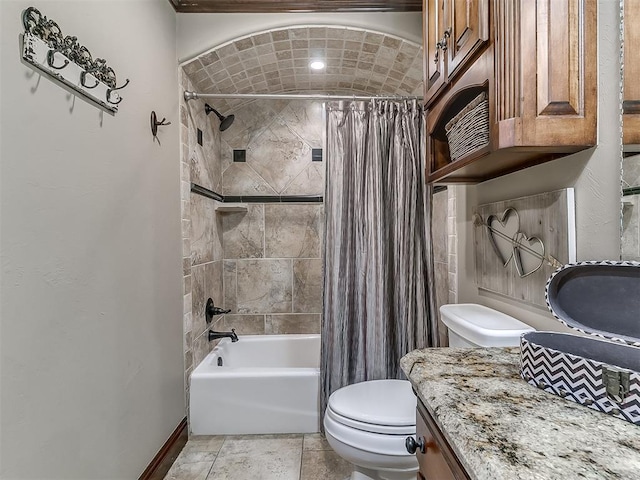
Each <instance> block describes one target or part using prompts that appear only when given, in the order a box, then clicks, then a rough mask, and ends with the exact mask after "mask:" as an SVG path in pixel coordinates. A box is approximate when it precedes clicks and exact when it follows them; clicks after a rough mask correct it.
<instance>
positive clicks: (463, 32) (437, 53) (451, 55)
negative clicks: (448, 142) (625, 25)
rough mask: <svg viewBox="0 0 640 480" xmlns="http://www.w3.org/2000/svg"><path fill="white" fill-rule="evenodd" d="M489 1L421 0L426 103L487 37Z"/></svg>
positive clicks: (452, 76) (462, 67) (470, 57)
mask: <svg viewBox="0 0 640 480" xmlns="http://www.w3.org/2000/svg"><path fill="white" fill-rule="evenodd" d="M488 4H489V0H425V8H424V12H425V13H424V45H425V48H424V52H425V68H424V71H425V74H426V75H427V78H426V81H425V89H426V96H425V102H426V103H427V105H428V104H429V103H431V101H432V100H434V98H435V96H436V95H437V94H438V93H439V92H440V90H441V89H442V87H444V86H445V85H446V84H447V83H448V82H450V81H451V80H452V79H453V78H454V77H455V75H457V74H458V73H460V72H462V71H463V70H464V67H465V65H468V62H469V61H470V60H471V59H472V58H473V54H474V53H475V52H477V51H478V50H480V49H481V48H482V47H483V46H485V45H486V44H487V43H488V40H489V9H488Z"/></svg>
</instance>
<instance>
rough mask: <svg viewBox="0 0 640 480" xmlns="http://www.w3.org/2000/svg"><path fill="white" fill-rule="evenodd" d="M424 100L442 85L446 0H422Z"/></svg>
mask: <svg viewBox="0 0 640 480" xmlns="http://www.w3.org/2000/svg"><path fill="white" fill-rule="evenodd" d="M422 14H423V15H424V16H423V31H424V75H425V79H424V101H425V102H426V103H429V102H430V101H431V99H432V98H433V97H434V96H435V94H436V93H438V91H439V90H440V89H441V88H442V87H443V86H444V81H445V76H446V72H445V60H446V59H445V57H446V55H445V53H446V52H443V51H442V48H441V42H442V40H443V38H444V31H445V29H446V26H445V23H446V17H445V14H446V0H424V3H423V9H422Z"/></svg>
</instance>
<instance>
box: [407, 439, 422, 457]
mask: <svg viewBox="0 0 640 480" xmlns="http://www.w3.org/2000/svg"><path fill="white" fill-rule="evenodd" d="M404 446H405V447H406V448H407V452H409V453H411V454H414V453H416V451H417V450H420V453H424V452H425V444H424V438H422V437H418V440H417V441H416V439H415V438H413V437H407V439H406V440H405V441H404Z"/></svg>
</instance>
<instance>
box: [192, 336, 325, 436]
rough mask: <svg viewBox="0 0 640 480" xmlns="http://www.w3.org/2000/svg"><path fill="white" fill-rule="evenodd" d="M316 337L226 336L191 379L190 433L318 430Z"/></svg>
mask: <svg viewBox="0 0 640 480" xmlns="http://www.w3.org/2000/svg"><path fill="white" fill-rule="evenodd" d="M319 367H320V335H244V336H240V337H239V341H238V342H236V343H232V342H231V340H230V339H228V338H225V339H223V340H221V341H220V343H218V345H217V346H216V347H215V348H214V349H213V350H212V351H211V352H210V353H209V355H207V356H206V357H205V359H204V360H203V361H202V363H200V364H199V365H198V366H197V367H196V368H195V370H194V371H193V372H192V373H191V377H190V399H189V417H190V427H191V431H192V433H193V434H194V435H223V434H224V435H234V434H256V433H315V432H318V431H319V426H320V419H319V412H318V410H319V387H320V368H319Z"/></svg>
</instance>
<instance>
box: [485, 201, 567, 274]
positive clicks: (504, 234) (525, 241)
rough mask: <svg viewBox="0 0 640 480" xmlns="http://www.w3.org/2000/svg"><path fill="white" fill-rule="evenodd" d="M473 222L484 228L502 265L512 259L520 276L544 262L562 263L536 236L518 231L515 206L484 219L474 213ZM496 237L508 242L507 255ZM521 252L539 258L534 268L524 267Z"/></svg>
mask: <svg viewBox="0 0 640 480" xmlns="http://www.w3.org/2000/svg"><path fill="white" fill-rule="evenodd" d="M511 220H512V221H511ZM510 223H511V225H512V227H511V228H509V224H510ZM473 224H474V226H476V227H480V226H482V227H485V228H486V231H487V234H488V237H489V243H490V244H491V247H492V248H493V251H494V252H495V254H496V256H497V257H498V259H499V260H500V262H501V263H502V266H503V267H505V268H506V267H507V265H508V264H509V262H511V261H512V260H513V262H514V264H515V267H516V271H517V272H518V275H519V276H520V278H524V277H528V276H529V275H531V274H533V273H535V272H537V271H538V270H540V268H542V265H543V264H544V263H545V262H546V263H547V264H548V265H549V266H551V267H553V268H560V267H561V266H562V263H560V261H559V260H558V259H557V258H555V257H553V256H552V255H550V254H548V253H546V249H545V245H544V242H543V241H542V240H541V239H540V238H538V237H536V236H531V237H529V236H527V235H526V234H525V233H524V232H522V231H520V216H519V214H518V211H517V210H516V209H515V208H511V207H510V208H507V209H506V210H505V211H504V212H503V213H502V215H489V216H488V217H487V219H486V220H484V219H483V218H482V216H481V215H479V214H477V213H474V214H473ZM494 224H499V225H500V226H501V227H502V229H498V228H496V227H495V226H494ZM509 234H511V235H509ZM496 238H499V239H502V240H505V241H506V242H509V243H510V246H511V251H510V252H508V255H505V254H504V253H503V252H502V251H501V250H500V248H499V247H498V244H497V242H496ZM535 246H538V248H539V250H536V249H535V248H534V247H535ZM523 252H524V253H526V254H528V255H531V256H533V257H534V258H536V259H538V260H540V263H538V264H537V265H536V266H535V267H534V268H530V269H525V267H524V265H523V261H522V253H523Z"/></svg>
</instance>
